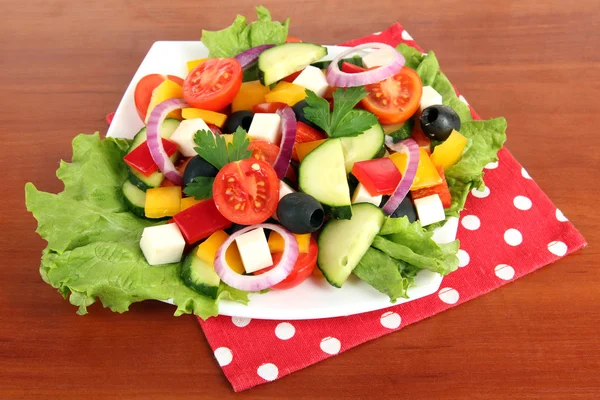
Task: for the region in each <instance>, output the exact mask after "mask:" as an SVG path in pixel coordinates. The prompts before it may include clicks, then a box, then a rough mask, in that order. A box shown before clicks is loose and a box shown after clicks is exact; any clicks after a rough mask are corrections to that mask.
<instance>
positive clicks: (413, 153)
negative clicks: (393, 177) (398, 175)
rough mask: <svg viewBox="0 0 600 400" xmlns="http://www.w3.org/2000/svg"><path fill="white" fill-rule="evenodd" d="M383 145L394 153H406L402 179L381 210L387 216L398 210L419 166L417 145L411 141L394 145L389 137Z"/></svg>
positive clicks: (406, 140)
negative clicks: (406, 157)
mask: <svg viewBox="0 0 600 400" xmlns="http://www.w3.org/2000/svg"><path fill="white" fill-rule="evenodd" d="M385 145H386V146H387V147H388V148H390V149H391V150H394V151H396V152H400V151H404V152H407V153H408V160H407V161H406V164H407V165H406V171H405V172H404V174H403V175H402V179H400V182H398V185H397V186H396V189H394V193H393V194H392V195H391V196H390V198H389V199H388V201H386V202H385V204H384V205H383V207H382V210H383V212H384V213H386V214H387V215H392V214H393V213H394V211H396V209H397V208H398V206H399V205H400V203H402V200H404V198H405V197H406V195H407V194H408V191H409V190H410V187H411V185H412V183H413V181H414V180H415V176H416V175H417V167H418V166H419V157H420V155H419V145H418V144H417V142H415V141H414V140H413V139H405V140H403V141H401V142H398V143H394V140H393V139H392V137H391V136H387V135H386V136H385Z"/></svg>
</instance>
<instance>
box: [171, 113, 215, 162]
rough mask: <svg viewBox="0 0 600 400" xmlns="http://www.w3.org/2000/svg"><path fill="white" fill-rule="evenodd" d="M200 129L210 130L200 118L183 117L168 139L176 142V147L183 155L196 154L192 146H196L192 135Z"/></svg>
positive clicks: (191, 155) (190, 155)
mask: <svg viewBox="0 0 600 400" xmlns="http://www.w3.org/2000/svg"><path fill="white" fill-rule="evenodd" d="M201 130H207V131H209V132H210V128H209V127H208V125H206V122H204V120H202V118H194V119H184V120H183V121H181V123H180V124H179V126H178V127H177V129H175V132H173V135H172V136H171V137H170V138H169V140H170V141H172V142H175V143H177V148H178V149H179V152H180V153H181V154H182V155H183V156H184V157H193V156H195V155H197V154H198V153H196V150H194V147H196V143H194V136H195V135H196V132H198V131H201Z"/></svg>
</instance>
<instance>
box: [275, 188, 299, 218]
mask: <svg viewBox="0 0 600 400" xmlns="http://www.w3.org/2000/svg"><path fill="white" fill-rule="evenodd" d="M295 192H296V191H295V190H294V189H292V188H291V187H290V186H289V185H288V184H287V183H285V182H284V181H279V201H281V199H283V196H285V195H286V194H290V193H295ZM271 217H272V218H273V219H274V220H276V221H279V218H277V209H275V212H274V213H273V215H271Z"/></svg>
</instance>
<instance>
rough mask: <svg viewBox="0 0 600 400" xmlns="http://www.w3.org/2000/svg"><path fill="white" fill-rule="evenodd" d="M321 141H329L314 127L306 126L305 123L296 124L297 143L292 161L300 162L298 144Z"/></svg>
mask: <svg viewBox="0 0 600 400" xmlns="http://www.w3.org/2000/svg"><path fill="white" fill-rule="evenodd" d="M321 139H327V136H326V135H325V134H324V133H322V132H320V131H318V130H316V129H314V128H313V127H311V126H309V125H306V124H305V123H304V122H301V121H298V122H297V123H296V141H295V143H294V149H293V150H292V159H294V160H296V161H298V160H299V159H298V153H297V152H296V143H305V142H313V141H315V140H321Z"/></svg>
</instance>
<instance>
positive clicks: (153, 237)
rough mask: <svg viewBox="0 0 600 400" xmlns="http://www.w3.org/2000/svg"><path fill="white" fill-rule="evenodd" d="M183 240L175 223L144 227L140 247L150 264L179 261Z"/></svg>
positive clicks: (183, 245) (183, 244)
mask: <svg viewBox="0 0 600 400" xmlns="http://www.w3.org/2000/svg"><path fill="white" fill-rule="evenodd" d="M184 247H185V240H184V239H183V236H182V235H181V232H180V231H179V228H178V227H177V225H176V224H166V225H158V226H149V227H147V228H144V231H143V232H142V239H141V240H140V248H141V249H142V253H144V257H146V261H148V264H150V265H159V264H169V263H174V262H179V261H181V256H182V255H183V248H184Z"/></svg>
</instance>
